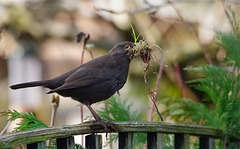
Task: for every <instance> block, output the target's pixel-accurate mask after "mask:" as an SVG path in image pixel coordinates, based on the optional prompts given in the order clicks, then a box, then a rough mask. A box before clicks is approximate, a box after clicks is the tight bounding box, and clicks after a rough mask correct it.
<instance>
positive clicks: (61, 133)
mask: <svg viewBox="0 0 240 149" xmlns="http://www.w3.org/2000/svg"><path fill="white" fill-rule="evenodd" d="M114 124H115V125H114V126H111V127H108V132H109V133H111V132H117V133H118V134H119V148H131V146H132V138H133V133H147V136H148V143H147V145H148V147H149V148H162V147H163V134H174V135H175V148H179V149H180V148H181V149H182V148H186V149H187V148H189V147H188V146H189V145H188V144H189V143H188V142H189V135H194V136H199V137H200V139H199V140H200V143H199V144H200V149H203V148H204V149H205V148H206V149H207V148H211V146H213V145H212V143H211V142H213V139H212V138H221V136H222V132H221V130H219V129H216V128H212V127H204V126H196V125H185V124H170V123H157V122H151V123H149V122H114ZM102 132H104V129H103V127H102V126H101V125H99V124H98V123H84V124H76V125H67V126H56V127H51V128H42V129H36V130H31V131H23V132H18V133H12V134H6V135H2V136H0V148H11V147H14V146H18V145H21V144H28V145H31V144H33V143H36V142H44V141H46V140H49V139H57V142H59V143H62V142H64V141H65V142H67V143H66V144H68V145H69V144H70V145H71V144H72V142H73V141H72V140H73V139H72V138H73V137H72V136H74V135H81V134H94V133H102ZM88 137H91V135H90V136H88ZM59 138H60V139H63V138H64V140H62V141H59V140H60V139H59ZM95 139H96V138H95ZM43 145H44V144H43ZM95 148H96V147H95Z"/></svg>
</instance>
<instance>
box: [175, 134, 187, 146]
mask: <svg viewBox="0 0 240 149" xmlns="http://www.w3.org/2000/svg"><path fill="white" fill-rule="evenodd" d="M174 135H175V141H174V148H175V149H189V135H188V134H184V133H176V134H174Z"/></svg>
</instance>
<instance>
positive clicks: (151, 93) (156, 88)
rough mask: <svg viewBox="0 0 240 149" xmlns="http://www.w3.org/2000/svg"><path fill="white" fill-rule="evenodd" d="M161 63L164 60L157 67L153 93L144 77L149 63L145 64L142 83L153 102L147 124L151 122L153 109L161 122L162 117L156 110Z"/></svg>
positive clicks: (161, 69)
mask: <svg viewBox="0 0 240 149" xmlns="http://www.w3.org/2000/svg"><path fill="white" fill-rule="evenodd" d="M163 63H164V60H162V62H161V64H160V66H159V72H158V77H157V83H156V87H155V89H154V91H152V90H151V88H150V87H149V85H148V82H147V77H146V76H147V75H146V73H147V70H148V68H149V63H147V66H146V68H145V69H144V82H145V84H146V86H147V88H148V95H149V98H150V99H151V100H152V102H153V105H152V108H151V113H150V116H149V117H148V121H149V122H151V121H152V118H153V110H154V107H155V109H156V111H157V113H158V115H159V117H160V118H161V120H162V121H163V118H162V116H161V114H160V112H159V110H158V108H157V105H156V101H157V94H158V89H159V84H160V80H161V77H162V71H163V67H164V65H163Z"/></svg>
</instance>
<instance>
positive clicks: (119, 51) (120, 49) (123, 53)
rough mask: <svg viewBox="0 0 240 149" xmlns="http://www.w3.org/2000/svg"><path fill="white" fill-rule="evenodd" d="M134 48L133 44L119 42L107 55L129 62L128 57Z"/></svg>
mask: <svg viewBox="0 0 240 149" xmlns="http://www.w3.org/2000/svg"><path fill="white" fill-rule="evenodd" d="M134 46H135V44H134V43H133V42H130V41H123V42H119V43H118V44H116V45H115V46H114V47H113V48H112V49H111V50H110V52H109V54H111V55H112V56H117V57H122V58H123V57H127V58H128V59H129V60H131V59H130V57H129V55H130V53H131V52H132V49H133V47H134Z"/></svg>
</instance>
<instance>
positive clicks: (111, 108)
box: [97, 96, 142, 121]
mask: <svg viewBox="0 0 240 149" xmlns="http://www.w3.org/2000/svg"><path fill="white" fill-rule="evenodd" d="M104 103H105V104H106V108H102V110H101V111H97V112H98V114H99V116H100V117H102V118H103V119H105V120H108V121H140V120H142V119H141V117H142V116H141V113H139V112H138V111H137V110H133V109H132V107H133V103H130V104H128V103H127V100H126V99H125V100H121V99H120V98H117V97H115V96H112V97H111V98H110V99H108V100H106V101H105V102H104Z"/></svg>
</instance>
